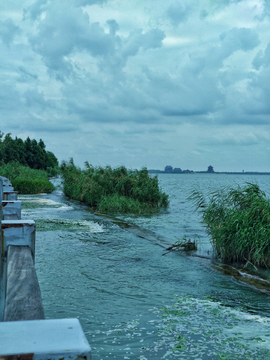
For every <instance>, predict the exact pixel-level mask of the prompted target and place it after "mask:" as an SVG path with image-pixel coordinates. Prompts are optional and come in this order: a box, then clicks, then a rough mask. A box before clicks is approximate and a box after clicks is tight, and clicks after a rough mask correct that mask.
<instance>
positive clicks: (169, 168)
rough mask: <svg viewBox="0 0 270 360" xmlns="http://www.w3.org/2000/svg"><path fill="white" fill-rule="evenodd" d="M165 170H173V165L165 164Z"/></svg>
mask: <svg viewBox="0 0 270 360" xmlns="http://www.w3.org/2000/svg"><path fill="white" fill-rule="evenodd" d="M164 171H165V172H173V167H172V166H171V165H167V166H165V170H164Z"/></svg>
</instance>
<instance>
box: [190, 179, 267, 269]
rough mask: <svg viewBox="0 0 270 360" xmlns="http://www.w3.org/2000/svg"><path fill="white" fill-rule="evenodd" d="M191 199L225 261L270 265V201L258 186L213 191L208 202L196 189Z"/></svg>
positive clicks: (215, 249)
mask: <svg viewBox="0 0 270 360" xmlns="http://www.w3.org/2000/svg"><path fill="white" fill-rule="evenodd" d="M190 199H191V200H192V201H193V202H194V204H195V205H196V208H197V210H198V211H199V212H200V213H201V216H202V222H203V224H204V226H205V227H206V231H207V233H208V234H209V235H210V237H211V242H212V245H213V248H214V251H215V253H216V254H217V256H218V257H220V258H221V260H222V261H223V262H225V263H232V262H245V263H246V265H248V264H252V265H253V266H255V267H257V266H260V267H269V266H270V200H269V199H268V198H267V197H266V194H265V193H264V192H263V191H262V190H260V188H259V187H258V185H256V184H251V183H246V185H245V186H243V187H241V186H237V188H226V189H221V190H217V191H212V192H210V193H208V196H207V199H206V198H205V196H204V194H203V193H202V192H201V191H197V190H196V191H193V193H192V194H191V195H190Z"/></svg>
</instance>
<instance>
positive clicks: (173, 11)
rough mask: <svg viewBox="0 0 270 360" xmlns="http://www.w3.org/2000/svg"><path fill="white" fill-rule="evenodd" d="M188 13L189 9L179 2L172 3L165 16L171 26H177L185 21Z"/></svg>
mask: <svg viewBox="0 0 270 360" xmlns="http://www.w3.org/2000/svg"><path fill="white" fill-rule="evenodd" d="M190 12H191V7H190V6H189V5H188V4H187V3H185V2H183V1H180V0H178V1H174V2H172V3H171V4H170V5H169V7H168V9H167V15H168V17H169V19H170V22H171V24H172V25H173V26H178V25H179V24H180V23H182V22H184V21H186V20H187V18H188V16H189V14H190Z"/></svg>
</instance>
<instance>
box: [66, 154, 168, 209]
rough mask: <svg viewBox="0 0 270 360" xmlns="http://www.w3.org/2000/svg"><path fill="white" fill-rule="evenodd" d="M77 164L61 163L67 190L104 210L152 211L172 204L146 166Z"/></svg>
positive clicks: (74, 197)
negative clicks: (78, 165) (126, 166)
mask: <svg viewBox="0 0 270 360" xmlns="http://www.w3.org/2000/svg"><path fill="white" fill-rule="evenodd" d="M85 165H86V169H85V170H81V169H80V168H78V167H76V166H75V165H74V163H73V160H72V159H71V160H70V161H69V162H68V163H67V162H63V163H62V165H61V171H62V176H63V179H64V193H65V194H66V195H67V196H69V197H70V198H72V199H76V200H79V201H83V202H85V203H86V204H87V205H89V206H91V207H93V208H94V209H97V210H98V211H101V212H111V213H135V214H141V213H149V212H157V211H159V210H160V209H161V208H166V207H167V206H168V203H169V201H168V195H166V194H165V193H163V192H162V191H161V190H160V188H159V185H158V179H157V177H150V176H149V174H148V171H147V169H146V168H143V169H142V170H140V171H139V170H134V171H128V170H127V169H126V168H125V167H124V166H120V167H117V168H115V169H113V168H111V167H110V166H106V167H105V168H102V167H93V166H92V165H90V164H89V163H88V162H86V163H85Z"/></svg>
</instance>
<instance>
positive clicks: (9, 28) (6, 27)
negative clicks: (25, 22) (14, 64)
mask: <svg viewBox="0 0 270 360" xmlns="http://www.w3.org/2000/svg"><path fill="white" fill-rule="evenodd" d="M19 33H20V28H19V26H17V25H15V24H14V22H13V21H12V20H11V19H6V20H0V38H1V40H2V42H3V43H4V44H5V45H6V46H8V47H9V46H10V44H11V43H12V42H13V41H14V38H15V36H16V35H18V34H19Z"/></svg>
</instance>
